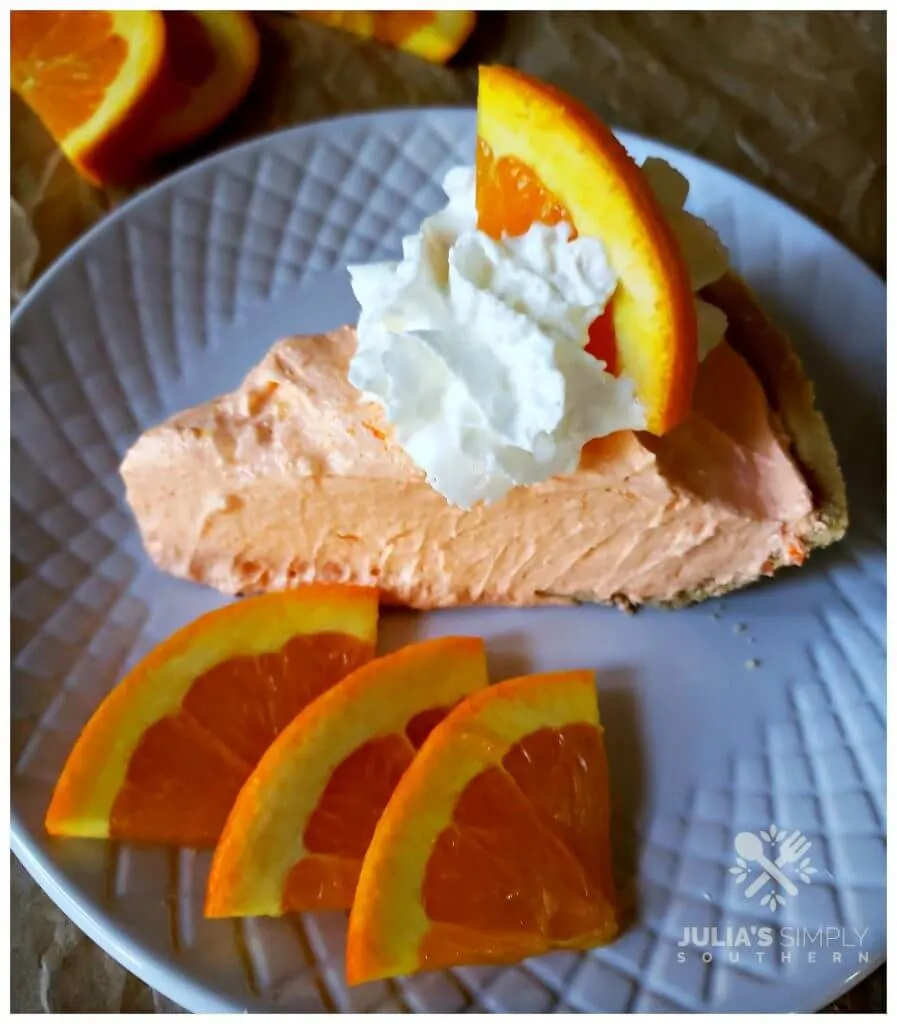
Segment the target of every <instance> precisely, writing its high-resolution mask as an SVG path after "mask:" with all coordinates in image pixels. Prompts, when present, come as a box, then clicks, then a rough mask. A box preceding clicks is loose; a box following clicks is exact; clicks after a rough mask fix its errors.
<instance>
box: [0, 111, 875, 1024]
mask: <svg viewBox="0 0 897 1024" xmlns="http://www.w3.org/2000/svg"><path fill="white" fill-rule="evenodd" d="M473 136H474V115H473V112H471V111H460V110H456V111H453V110H422V111H414V112H400V113H390V114H378V115H372V116H363V117H354V118H348V119H344V120H339V121H329V122H324V123H321V124H317V125H310V126H308V127H303V128H298V129H296V130H293V131H289V132H284V133H281V134H278V135H273V136H270V137H268V138H263V139H259V140H258V141H255V142H253V143H251V144H249V145H246V146H243V147H241V148H239V149H235V150H232V151H230V152H227V153H222V154H221V155H220V156H217V157H215V158H213V159H212V160H209V161H206V162H204V163H202V164H199V165H197V166H196V167H193V168H190V169H189V170H187V171H185V172H183V173H182V174H179V175H177V176H176V177H174V178H172V179H170V180H169V181H166V182H164V183H163V184H161V185H160V186H158V187H156V188H154V189H152V190H151V191H149V192H147V193H146V194H144V195H143V196H141V197H140V198H139V199H138V200H136V201H135V202H132V203H130V204H128V205H127V206H125V207H124V208H122V209H121V210H119V211H118V212H117V213H115V214H114V215H113V216H111V217H109V218H108V219H107V220H106V221H104V222H103V224H102V225H100V226H99V227H98V228H97V229H96V230H94V231H93V232H91V233H90V234H89V235H88V236H87V237H86V238H84V240H83V241H82V242H81V243H80V244H79V245H77V246H76V247H75V248H74V249H72V250H71V252H69V253H68V254H67V255H66V257H65V258H64V259H63V260H62V261H60V262H59V263H58V264H57V265H56V266H55V267H54V268H53V269H52V270H51V271H50V272H48V273H47V274H46V275H45V276H44V278H43V280H42V281H41V282H40V283H39V284H38V285H37V286H36V287H35V288H34V289H33V290H32V293H31V295H30V296H29V298H28V299H27V300H26V301H25V302H24V303H23V305H22V306H21V308H20V309H19V311H18V312H17V314H16V317H15V319H14V323H13V382H12V433H13V440H12V547H13V570H12V571H13V593H12V617H13V658H14V676H13V683H12V708H13V779H12V809H13V826H12V843H13V849H14V850H15V852H16V854H17V855H18V857H19V858H20V859H21V860H22V861H23V863H24V864H25V866H26V867H27V868H28V870H29V871H30V872H31V873H32V874H33V875H34V877H35V878H36V879H37V880H38V881H39V882H40V884H41V885H42V886H43V887H44V888H45V889H46V890H47V892H48V893H49V894H50V896H51V897H52V898H53V899H54V900H56V902H57V903H59V905H60V906H61V907H62V908H63V909H64V910H65V911H66V912H67V913H69V914H70V915H71V916H72V918H73V919H74V920H75V921H76V922H77V923H78V924H79V925H80V926H81V927H82V928H83V929H84V930H85V931H86V932H87V933H88V934H89V935H90V936H92V937H93V938H94V939H95V940H96V941H97V942H99V943H100V944H101V945H102V946H104V947H105V948H106V949H107V950H108V951H109V952H110V953H111V954H112V955H113V956H115V957H117V958H118V959H119V960H120V961H121V962H122V963H123V964H125V966H127V967H128V968H130V969H131V970H132V971H134V972H135V973H136V974H138V975H140V976H141V977H142V978H143V979H144V980H145V981H147V982H148V983H149V984H151V985H153V986H154V987H155V988H157V989H159V990H161V991H162V992H164V993H165V994H166V995H168V996H170V997H171V998H172V999H174V1000H176V1001H177V1002H179V1003H181V1004H182V1005H184V1006H186V1007H188V1008H189V1009H191V1010H228V1009H232V1010H246V1009H263V1008H278V1009H290V1010H316V1009H321V1008H322V1007H323V1008H339V1009H347V1010H348V1009H354V1010H371V1009H379V1010H390V1009H393V1010H401V1009H411V1010H434V1011H436V1010H438V1011H450V1010H462V1009H472V1010H504V1011H514V1010H529V1011H544V1010H565V1009H572V1010H674V1009H678V1010H740V1011H753V1012H760V1011H764V1010H808V1009H814V1008H817V1007H819V1006H822V1005H823V1004H825V1003H826V1002H828V1001H829V1000H831V999H832V998H834V997H835V996H837V995H838V994H839V993H841V992H842V991H843V990H845V989H847V988H848V987H850V986H851V985H852V984H854V983H855V982H856V981H857V980H858V979H859V978H861V977H862V976H863V975H864V974H866V973H868V972H869V971H871V970H872V969H873V968H874V967H875V966H876V964H878V963H879V962H881V960H882V959H883V957H884V950H885V696H884V694H885V671H884V659H885V654H884V642H885V615H884V602H885V564H884V513H883V508H884V487H883V480H884V458H883V455H884V436H885V435H884V423H885V411H884V410H885V404H884V403H885V399H884V386H885V384H884V382H885V357H884V351H885V349H884V341H885V326H884V323H885V321H884V309H885V290H884V286H883V284H882V282H881V281H880V280H879V279H878V278H877V277H875V276H874V275H873V274H872V273H871V272H870V271H869V270H868V269H867V268H866V267H865V266H864V265H863V264H861V263H860V262H859V260H857V259H856V258H855V257H853V256H852V255H850V253H848V252H847V251H846V250H844V249H843V248H842V247H841V246H839V245H838V244H837V243H836V242H835V241H833V240H832V239H831V238H830V237H829V236H828V235H826V234H825V233H824V232H822V231H821V230H820V229H819V228H817V227H815V226H814V225H813V224H811V223H809V222H808V221H806V220H805V219H804V218H803V217H801V216H799V215H798V214H797V213H795V212H794V211H793V210H791V209H789V208H788V207H786V206H784V205H782V204H781V203H779V202H777V201H776V200H774V199H772V198H770V197H769V196H767V195H765V194H763V193H762V192H760V191H758V190H757V189H755V188H753V187H751V186H749V185H747V184H745V183H744V182H742V181H740V180H738V179H737V178H734V177H733V176H732V175H730V174H727V173H726V172H724V171H722V170H719V169H717V168H714V167H710V166H708V165H707V164H705V163H702V162H701V161H699V160H696V159H694V158H693V157H690V156H686V155H685V154H682V153H679V152H676V151H673V150H670V149H668V148H666V147H664V146H661V145H659V144H656V143H653V142H648V141H646V140H642V139H638V138H633V137H630V136H626V135H621V137H622V138H623V140H624V142H625V143H626V144H627V145H628V146H629V147H630V148H631V150H632V151H633V153H634V154H635V155H636V156H638V157H643V156H645V155H647V154H649V153H653V154H657V155H660V156H663V157H665V158H666V159H668V160H669V161H670V162H671V163H673V164H675V165H676V166H678V167H679V168H680V169H681V170H682V171H684V172H685V174H687V176H688V177H689V178H690V180H691V183H692V198H691V202H690V205H691V207H692V208H693V209H694V210H696V211H697V212H699V213H701V214H702V215H703V216H704V217H706V218H707V219H708V220H709V221H710V222H711V223H712V224H714V225H715V226H716V227H717V229H718V230H719V231H720V233H721V235H722V236H723V239H724V241H725V242H726V244H727V245H728V246H729V248H730V250H731V253H732V259H733V262H734V265H735V266H736V267H737V268H738V269H739V270H740V271H741V272H742V273H743V274H744V275H745V276H746V278H747V279H748V281H749V282H750V283H751V284H752V286H753V287H754V288H755V290H756V291H757V292H758V294H759V295H760V297H761V299H762V301H763V302H764V304H765V305H766V306H767V307H768V309H769V310H770V311H771V312H772V313H773V314H774V315H775V317H777V318H778V319H779V321H780V322H781V323H782V324H783V325H785V326H786V327H787V328H788V329H789V330H790V332H791V334H792V337H793V339H794V343H795V345H796V346H797V348H798V349H799V351H800V353H801V355H802V357H803V358H804V361H805V364H806V366H807V369H808V370H809V372H810V374H811V375H812V377H813V378H814V380H815V381H816V382H817V385H818V394H819V401H820V403H821V405H822V407H823V409H824V411H825V413H826V415H827V417H828V419H829V422H830V424H831V427H832V432H833V434H834V437H835V440H836V443H837V446H838V450H839V452H840V455H841V460H842V464H843V466H844V469H845V472H846V474H847V478H848V487H849V498H850V508H851V527H850V531H849V533H848V537H847V539H846V540H845V541H844V542H843V543H841V544H839V545H837V546H836V547H834V548H832V549H830V550H828V551H825V552H821V553H819V554H817V555H815V556H813V558H812V559H811V560H810V562H809V564H808V565H807V566H806V567H804V568H803V569H801V570H800V571H791V570H789V571H786V572H784V573H782V574H781V575H780V576H779V577H777V578H776V579H775V580H773V581H771V582H767V583H763V584H759V585H757V586H754V587H752V588H750V589H749V590H746V591H744V592H742V593H739V594H736V595H734V596H732V597H729V598H727V599H726V600H725V601H724V602H711V603H708V604H703V605H700V606H698V607H695V608H691V609H688V610H684V611H679V612H674V613H661V612H650V611H649V612H642V613H641V614H639V615H637V616H635V617H628V616H625V615H623V614H621V613H619V612H617V611H615V610H611V609H602V608H580V609H546V610H538V611H526V610H524V611H516V610H515V611H511V610H504V611H502V610H495V611H492V610H480V611H456V612H438V613H432V614H426V615H423V614H421V615H416V614H415V615H412V614H403V613H392V614H390V613H387V614H386V615H385V617H384V623H383V637H384V645H385V646H386V647H393V646H396V645H398V644H400V643H402V642H406V641H407V640H408V639H410V638H411V637H414V636H424V635H434V634H440V633H464V632H470V633H478V634H482V635H483V636H485V637H486V638H487V641H488V644H489V648H490V652H491V663H492V668H493V674H494V677H496V678H500V677H501V676H507V675H511V674H516V673H519V672H521V671H528V670H545V669H549V668H553V669H558V668H563V667H574V666H594V667H595V668H597V670H598V673H599V680H600V691H601V706H602V717H603V719H604V721H605V724H606V728H607V736H608V743H609V755H610V759H611V771H612V776H613V784H614V799H615V811H614V813H615V821H616V824H615V835H616V842H617V848H618V855H619V861H620V864H619V868H620V872H621V875H622V877H623V878H624V879H628V884H627V891H628V894H629V896H630V897H631V900H632V904H633V907H634V921H633V923H632V925H631V926H630V927H629V928H628V930H626V931H625V933H624V934H623V935H622V936H621V937H620V938H619V940H618V941H617V942H616V943H614V944H613V945H612V946H609V947H607V948H606V949H601V950H597V951H594V952H592V953H589V954H576V953H560V954H556V955H552V956H547V957H543V958H540V959H537V960H533V961H530V962H527V963H526V964H523V965H521V966H519V967H513V968H508V969H492V968H490V969H471V970H463V969H459V970H455V971H451V972H445V973H442V974H435V975H428V976H420V977H417V978H411V979H398V980H396V981H394V982H385V983H377V984H372V985H366V986H362V987H361V988H358V989H355V990H348V989H347V988H346V987H345V985H344V982H343V979H342V958H343V952H342V946H343V940H344V928H345V924H344V919H343V917H342V916H341V915H320V916H305V917H302V918H300V917H295V918H286V919H283V920H248V921H245V922H239V923H231V922H225V921H206V920H204V919H203V917H202V914H201V906H202V898H203V890H204V885H205V877H206V871H207V868H208V861H209V857H208V854H205V853H199V854H198V853H195V852H193V851H190V850H180V851H175V852H172V853H169V852H167V851H164V850H147V849H138V848H132V847H128V846H124V845H118V844H104V843H98V842H96V843H95V842H86V841H85V842H75V841H52V840H50V839H48V838H47V837H46V836H45V835H44V832H43V828H42V819H43V815H44V811H45V809H46V806H47V802H48V799H49V796H50V792H51V788H52V785H53V783H54V781H55V778H56V776H57V774H58V772H59V770H60V768H61V767H62V765H63V762H64V760H65V757H66V755H67V753H68V751H69V750H70V748H71V745H72V743H73V741H74V739H75V736H76V735H77V732H78V730H79V729H80V727H81V726H82V725H83V724H84V722H85V721H86V720H87V718H88V717H89V715H90V714H91V712H92V711H93V709H94V708H95V707H96V705H97V703H98V702H99V700H100V699H101V697H102V696H103V695H104V694H105V693H106V692H107V691H108V690H109V689H110V687H111V686H113V685H114V683H115V682H116V680H117V679H118V678H119V677H120V675H121V673H122V672H123V670H124V669H125V668H127V667H128V666H129V665H131V664H132V663H133V662H134V661H135V660H136V659H137V658H139V657H140V656H141V655H142V654H144V653H145V652H146V651H147V650H149V649H150V647H151V646H152V645H154V644H155V643H157V642H158V641H159V640H161V639H162V638H163V637H165V636H166V635H167V634H168V633H170V632H171V631H172V630H173V629H175V628H176V627H178V626H180V625H181V624H183V623H184V622H186V621H188V620H189V619H192V618H193V617H194V616H196V615H197V614H199V613H201V612H203V611H206V610H207V609H209V608H211V607H213V606H215V605H217V604H219V603H220V601H221V599H220V598H219V597H217V596H216V595H214V594H212V593H210V592H208V591H206V590H203V589H202V588H200V587H197V586H192V585H190V584H188V583H184V582H181V581H177V580H173V579H168V578H167V577H165V576H163V575H162V574H161V573H159V572H157V571H156V570H155V569H154V568H153V567H152V566H151V565H150V563H149V560H148V559H147V558H146V556H145V555H144V553H143V551H142V549H141V546H140V542H139V539H138V536H137V532H136V529H135V526H134V523H133V521H132V519H131V516H130V514H129V512H128V510H127V508H126V506H125V502H124V498H123V490H122V486H121V483H120V481H119V478H118V476H117V467H118V464H119V461H120V459H121V457H122V455H123V453H124V452H125V450H126V449H127V447H128V446H129V445H130V444H131V442H132V441H133V440H134V438H135V437H137V435H138V434H139V433H140V432H141V431H142V430H144V429H145V428H146V427H149V426H151V425H153V424H155V423H157V422H159V420H161V419H162V418H163V417H165V416H167V415H168V414H169V413H172V412H174V411H176V410H178V409H180V408H182V407H183V406H185V405H188V404H193V403H195V402H197V401H200V400H204V399H207V398H210V397H211V396H213V395H214V394H216V393H219V392H221V391H223V390H226V389H229V388H231V387H232V386H234V385H236V384H237V383H238V382H239V381H240V380H241V378H242V377H243V376H244V374H245V372H246V371H247V369H248V368H249V367H250V366H251V365H252V364H253V363H255V362H256V361H257V360H258V359H259V358H260V357H261V356H262V354H263V353H264V352H265V350H266V349H267V348H268V347H269V345H271V343H272V342H274V341H275V340H276V339H277V338H278V337H280V336H282V335H284V334H291V333H302V332H307V331H316V330H322V329H327V328H331V327H336V326H337V325H339V324H342V323H345V322H348V321H352V320H353V319H354V317H355V315H356V307H355V304H354V300H353V298H352V295H351V292H350V289H349V284H348V279H347V275H346V273H345V269H344V268H345V266H346V264H347V263H348V262H359V261H364V260H371V259H382V258H384V257H394V256H395V255H397V254H398V252H399V243H400V239H401V237H402V235H403V234H405V233H409V232H413V231H415V230H416V228H417V226H418V224H419V222H420V220H421V218H422V217H423V216H425V215H426V214H428V213H430V212H432V211H433V210H434V209H435V208H436V207H437V206H438V205H440V203H441V199H442V196H441V190H440V188H439V182H440V181H441V179H442V175H443V173H444V172H445V170H446V169H447V168H449V167H450V166H452V165H454V164H457V163H464V162H470V161H471V160H472V157H473ZM773 826H776V828H777V830H781V831H778V832H777V834H775V835H774V834H773ZM741 832H749V833H753V835H754V836H755V838H754V839H753V840H751V839H750V838H748V839H747V840H745V839H744V838H742V839H741V840H739V848H741V849H742V851H743V852H744V851H745V850H747V851H748V852H750V853H751V854H752V855H753V854H754V853H756V852H757V850H756V849H749V848H748V847H745V846H744V843H745V842H748V843H751V842H752V843H753V844H754V845H755V846H756V847H758V848H759V849H760V850H761V851H762V852H763V853H764V855H768V856H769V857H770V858H772V859H773V860H776V859H779V858H782V857H783V856H784V857H785V863H783V865H782V867H781V868H779V869H778V870H779V871H785V872H786V875H787V880H788V885H787V886H786V885H785V884H784V883H783V882H777V883H775V884H773V883H772V882H771V881H766V882H765V883H758V884H760V885H761V887H760V888H759V889H758V890H757V891H756V892H755V893H753V894H752V895H751V896H748V895H747V890H748V889H749V888H750V887H751V886H752V885H753V884H754V883H755V882H757V879H758V877H759V876H760V875H761V874H762V873H763V872H762V870H761V868H760V867H758V865H757V863H755V862H753V861H744V870H742V868H741V865H739V863H738V860H737V857H738V854H737V852H736V848H735V836H736V835H737V834H738V833H741ZM764 832H765V833H766V835H765V836H764V835H763V833H764ZM798 832H799V833H800V836H797V835H796V833H798ZM782 833H786V834H787V836H786V837H785V838H786V841H783V835H782ZM767 837H768V838H767ZM787 840H793V841H794V845H789V843H788V841H787ZM805 842H809V843H810V844H811V845H809V846H806V847H804V843H805ZM789 854H793V855H795V856H797V859H796V860H795V861H794V862H789V861H788V855H789ZM810 869H812V871H811V870H810ZM801 872H802V873H803V878H801V877H800V873H801ZM788 886H791V887H792V889H791V891H789V890H788ZM773 893H778V894H779V895H780V896H784V897H785V898H784V900H783V901H782V902H781V903H778V905H775V906H774V903H776V902H777V901H773V900H772V899H770V898H769V897H770V896H771V895H772V894H773Z"/></svg>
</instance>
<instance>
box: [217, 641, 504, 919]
mask: <svg viewBox="0 0 897 1024" xmlns="http://www.w3.org/2000/svg"><path fill="white" fill-rule="evenodd" d="M487 684H488V677H487V674H486V655H485V649H484V647H483V642H482V640H479V639H474V638H473V637H448V638H443V639H438V640H427V641H424V642H423V643H419V644H413V645H411V646H410V647H405V648H403V649H402V650H400V651H397V652H396V653H394V654H389V655H387V656H385V657H383V658H378V659H377V660H376V661H372V662H371V663H370V664H368V665H365V666H364V667H363V668H360V669H358V670H357V671H355V672H353V673H352V675H350V676H348V677H347V678H346V679H344V680H343V681H342V682H341V683H340V684H339V685H338V686H335V687H333V689H331V690H329V691H328V692H327V693H325V694H324V695H323V696H322V697H319V698H318V699H317V700H316V701H315V702H314V703H313V704H310V705H309V706H308V707H307V708H306V709H305V711H303V712H302V714H300V715H299V716H298V717H297V718H296V719H295V721H294V722H293V723H292V724H291V725H290V726H289V727H288V728H287V729H285V730H284V732H282V733H281V735H280V736H279V737H278V738H277V740H276V741H275V742H274V743H273V745H272V746H271V747H270V749H269V750H268V752H267V753H266V754H265V756H264V757H263V758H262V759H261V761H260V762H259V765H258V767H257V768H256V769H255V771H254V772H253V773H252V775H251V776H250V777H249V779H248V780H247V782H246V784H245V786H244V787H243V789H242V790H241V792H240V795H239V797H238V798H237V802H236V804H235V805H234V809H233V811H232V812H231V815H230V817H229V818H228V821H227V826H226V827H225V829H224V832H223V834H222V836H221V840H220V842H219V843H218V846H217V848H216V850H215V857H214V860H213V862H212V871H211V874H210V876H209V885H208V890H207V898H206V914H207V915H208V916H210V917H228V916H243V915H248V914H266V915H278V914H282V913H285V912H286V911H291V910H327V909H341V908H348V907H349V906H351V904H352V897H353V895H354V893H355V885H356V882H357V880H358V873H359V871H360V869H361V863H362V860H363V858H364V855H365V851H366V850H367V848H368V843H369V842H370V840H371V836H372V835H373V832H374V828H375V826H376V824H377V821H378V820H379V818H380V815H381V814H382V812H383V808H384V807H385V806H386V804H387V802H388V800H389V798H390V796H391V795H392V791H393V789H394V788H395V785H396V783H397V782H398V781H399V779H400V778H401V777H402V774H403V773H404V772H405V770H406V769H407V768H408V766H409V765H410V764H411V762H412V760H413V758H414V755H415V751H416V750H417V748H418V747H419V746H420V745H421V743H423V741H424V740H425V739H426V737H427V735H428V734H429V732H430V730H431V729H432V728H433V726H435V725H436V724H437V723H438V722H440V721H441V720H442V719H443V718H444V717H445V716H446V715H447V714H448V712H449V711H450V709H451V708H453V707H454V706H455V705H456V704H457V703H458V702H459V701H461V700H463V699H464V698H465V697H467V696H469V695H470V694H471V693H473V692H475V691H477V690H481V689H483V688H484V687H485V686H486V685H487Z"/></svg>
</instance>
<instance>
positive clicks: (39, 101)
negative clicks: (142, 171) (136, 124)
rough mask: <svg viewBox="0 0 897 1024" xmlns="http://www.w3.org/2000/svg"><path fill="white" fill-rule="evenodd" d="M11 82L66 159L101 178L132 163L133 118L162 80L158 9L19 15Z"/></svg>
mask: <svg viewBox="0 0 897 1024" xmlns="http://www.w3.org/2000/svg"><path fill="white" fill-rule="evenodd" d="M10 34H11V48H10V51H11V63H10V72H11V77H10V80H11V84H12V88H13V89H14V90H15V92H17V93H18V94H19V96H21V97H22V99H23V100H24V101H25V102H26V103H27V104H28V105H29V106H30V107H31V109H32V110H33V111H34V112H35V113H36V114H37V115H38V117H39V118H40V119H41V121H43V123H44V125H45V126H46V128H47V129H48V131H49V132H50V134H51V135H52V136H53V137H54V138H55V139H56V141H57V142H58V143H59V145H60V146H61V147H62V149H63V151H64V152H65V154H66V156H67V157H68V158H69V160H71V161H72V163H73V164H75V166H76V167H77V168H78V169H79V170H80V171H82V173H84V174H85V175H86V176H88V177H90V178H93V179H95V180H99V179H101V178H103V177H104V174H105V171H107V170H109V169H111V167H112V166H114V165H115V162H116V161H115V159H114V158H113V154H116V155H117V156H118V157H120V158H121V159H122V160H123V161H124V162H125V163H128V164H130V163H131V160H132V157H131V156H130V154H128V152H127V150H128V144H129V142H130V141H133V138H132V130H131V128H132V121H133V118H134V115H135V111H137V110H138V109H140V108H141V106H142V104H143V103H144V101H145V99H146V97H147V95H148V94H149V92H150V91H151V89H152V87H153V84H154V83H155V81H156V80H157V78H158V76H159V75H160V72H161V68H162V61H163V55H164V48H165V26H164V23H163V20H162V15H161V14H160V13H159V12H158V11H13V12H12V13H11V15H10Z"/></svg>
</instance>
